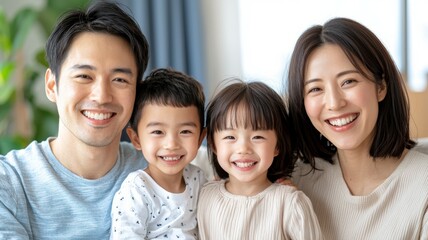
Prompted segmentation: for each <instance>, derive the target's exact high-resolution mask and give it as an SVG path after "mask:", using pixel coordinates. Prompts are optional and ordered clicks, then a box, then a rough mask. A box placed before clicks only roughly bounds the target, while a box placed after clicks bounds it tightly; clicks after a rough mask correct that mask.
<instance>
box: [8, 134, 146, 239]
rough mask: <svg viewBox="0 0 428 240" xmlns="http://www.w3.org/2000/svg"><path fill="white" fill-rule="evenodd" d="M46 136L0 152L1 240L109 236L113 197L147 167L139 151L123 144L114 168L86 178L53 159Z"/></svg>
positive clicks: (101, 237)
mask: <svg viewBox="0 0 428 240" xmlns="http://www.w3.org/2000/svg"><path fill="white" fill-rule="evenodd" d="M50 140H52V139H47V140H46V141H43V142H41V143H37V142H32V143H31V144H30V145H28V147H27V148H25V149H22V150H14V151H11V152H9V153H8V154H7V155H5V156H0V219H1V221H0V222H1V223H0V239H108V237H109V234H110V226H111V218H110V211H111V204H112V200H113V196H114V194H115V193H116V191H117V190H118V189H119V187H120V185H121V184H122V182H123V180H124V179H125V178H126V176H128V174H129V173H131V172H133V171H136V170H137V169H143V168H145V167H146V165H147V163H146V161H145V160H144V159H143V157H142V154H141V152H140V151H136V150H135V148H134V147H133V146H132V145H131V144H130V143H126V142H123V143H121V144H120V150H119V153H118V160H117V162H116V164H115V165H114V167H113V168H112V169H111V170H110V171H109V172H108V173H107V174H106V175H105V176H103V177H101V178H99V179H96V180H88V179H84V178H82V177H80V176H77V175H75V174H74V173H72V172H71V171H69V170H68V169H67V168H65V167H64V166H63V165H62V164H61V163H60V162H59V161H58V160H57V159H56V158H55V156H54V155H53V153H52V150H51V149H50V147H49V141H50Z"/></svg>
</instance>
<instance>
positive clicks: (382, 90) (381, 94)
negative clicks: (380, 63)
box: [377, 79, 388, 102]
mask: <svg viewBox="0 0 428 240" xmlns="http://www.w3.org/2000/svg"><path fill="white" fill-rule="evenodd" d="M387 92H388V85H386V82H385V79H382V83H381V84H380V85H378V87H377V101H378V102H382V101H383V99H385V96H386V93H387Z"/></svg>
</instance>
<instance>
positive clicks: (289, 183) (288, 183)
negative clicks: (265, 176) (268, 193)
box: [276, 178, 297, 190]
mask: <svg viewBox="0 0 428 240" xmlns="http://www.w3.org/2000/svg"><path fill="white" fill-rule="evenodd" d="M276 183H279V184H281V185H286V186H290V187H293V188H295V189H296V190H297V186H296V185H294V183H293V181H292V180H291V179H290V178H280V179H278V180H276Z"/></svg>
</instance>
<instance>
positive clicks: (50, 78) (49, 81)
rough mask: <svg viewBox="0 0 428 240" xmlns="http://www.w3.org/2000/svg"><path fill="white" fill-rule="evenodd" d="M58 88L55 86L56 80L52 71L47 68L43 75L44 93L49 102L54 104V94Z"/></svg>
mask: <svg viewBox="0 0 428 240" xmlns="http://www.w3.org/2000/svg"><path fill="white" fill-rule="evenodd" d="M57 90H58V87H57V85H56V78H55V75H54V74H53V72H52V70H51V69H50V68H48V69H47V70H46V73H45V93H46V97H47V98H48V99H49V101H51V102H56V94H57Z"/></svg>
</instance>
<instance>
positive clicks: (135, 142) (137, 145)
mask: <svg viewBox="0 0 428 240" xmlns="http://www.w3.org/2000/svg"><path fill="white" fill-rule="evenodd" d="M126 134H128V137H129V139H130V140H131V143H132V145H134V147H135V148H136V149H137V150H141V143H140V138H139V137H138V134H137V133H136V132H135V131H134V129H132V128H131V127H126Z"/></svg>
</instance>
